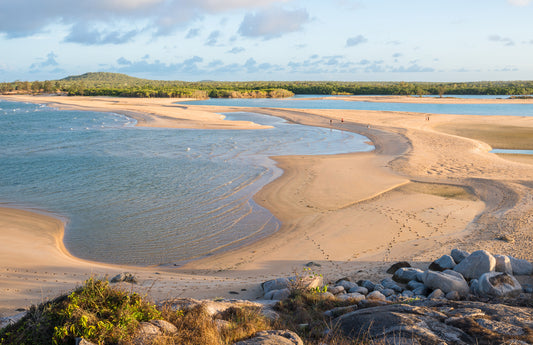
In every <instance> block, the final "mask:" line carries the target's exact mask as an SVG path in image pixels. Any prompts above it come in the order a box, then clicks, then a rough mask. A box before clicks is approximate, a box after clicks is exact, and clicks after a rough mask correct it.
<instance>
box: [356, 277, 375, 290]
mask: <svg viewBox="0 0 533 345" xmlns="http://www.w3.org/2000/svg"><path fill="white" fill-rule="evenodd" d="M357 285H359V286H362V287H364V288H366V289H367V290H368V291H374V288H375V287H376V284H374V283H373V282H371V281H370V280H360V281H358V282H357Z"/></svg>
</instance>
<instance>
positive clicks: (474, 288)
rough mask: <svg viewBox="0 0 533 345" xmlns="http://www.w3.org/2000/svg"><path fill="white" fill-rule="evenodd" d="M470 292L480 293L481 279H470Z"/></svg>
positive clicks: (473, 293)
mask: <svg viewBox="0 0 533 345" xmlns="http://www.w3.org/2000/svg"><path fill="white" fill-rule="evenodd" d="M470 293H471V294H472V295H479V281H478V280H477V279H472V280H471V281H470Z"/></svg>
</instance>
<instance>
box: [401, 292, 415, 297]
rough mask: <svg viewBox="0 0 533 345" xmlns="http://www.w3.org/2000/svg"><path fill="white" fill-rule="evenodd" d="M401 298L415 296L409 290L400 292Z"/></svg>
mask: <svg viewBox="0 0 533 345" xmlns="http://www.w3.org/2000/svg"><path fill="white" fill-rule="evenodd" d="M401 295H402V297H405V298H413V297H414V296H415V293H414V292H413V291H410V290H405V291H403V292H402V294H401Z"/></svg>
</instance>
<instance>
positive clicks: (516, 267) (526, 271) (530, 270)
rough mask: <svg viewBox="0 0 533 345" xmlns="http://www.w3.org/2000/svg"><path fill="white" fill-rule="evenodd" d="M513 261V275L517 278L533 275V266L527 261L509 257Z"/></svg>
mask: <svg viewBox="0 0 533 345" xmlns="http://www.w3.org/2000/svg"><path fill="white" fill-rule="evenodd" d="M509 260H511V266H512V268H513V274H514V275H517V276H522V275H531V274H533V265H532V264H531V262H529V261H527V260H522V259H517V258H514V257H512V256H509Z"/></svg>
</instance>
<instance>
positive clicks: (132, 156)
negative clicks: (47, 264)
mask: <svg viewBox="0 0 533 345" xmlns="http://www.w3.org/2000/svg"><path fill="white" fill-rule="evenodd" d="M228 119H230V120H251V121H254V122H257V123H261V124H267V125H272V126H274V128H272V129H263V130H184V129H153V128H141V127H135V121H134V120H132V119H130V118H128V117H125V116H122V115H119V114H112V113H98V112H81V111H65V110H56V109H53V108H50V107H47V106H44V105H35V104H26V103H18V102H7V101H0V206H10V207H21V208H27V209H37V210H45V211H47V212H50V213H52V214H55V215H57V216H60V217H62V218H64V219H66V220H67V222H68V223H67V227H66V233H65V239H64V241H65V245H66V247H67V249H68V250H69V251H70V252H71V253H72V254H73V255H75V256H78V257H81V258H84V259H89V260H94V261H101V262H108V263H119V264H129V265H172V264H180V263H182V262H184V261H187V260H191V259H194V258H199V257H202V256H206V255H210V254H212V253H214V252H217V251H220V250H227V249H231V248H234V247H236V246H240V245H242V244H244V243H247V242H250V241H253V240H257V239H259V238H262V237H264V236H266V235H268V234H271V233H273V232H275V231H276V230H278V228H279V226H280V224H279V222H278V220H276V219H275V218H274V217H273V216H272V215H271V214H270V212H268V211H267V210H266V209H264V208H262V207H260V206H258V205H257V204H255V203H254V202H253V200H252V196H253V195H254V194H255V193H256V192H257V191H258V190H259V189H260V188H261V187H262V186H264V185H265V184H266V183H268V182H270V181H272V180H273V179H275V178H276V177H278V176H280V174H281V171H280V170H279V169H278V168H276V167H275V165H274V163H273V161H271V160H270V159H269V158H268V157H269V156H273V155H292V154H335V153H345V152H355V151H369V150H372V149H373V146H371V145H368V144H367V143H366V141H367V140H368V139H367V138H365V137H363V136H360V135H357V134H353V133H346V132H341V131H336V130H330V129H323V128H316V127H307V126H300V125H295V124H289V123H286V122H285V121H283V120H281V119H279V118H275V117H269V116H265V115H258V114H251V113H232V114H228Z"/></svg>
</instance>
